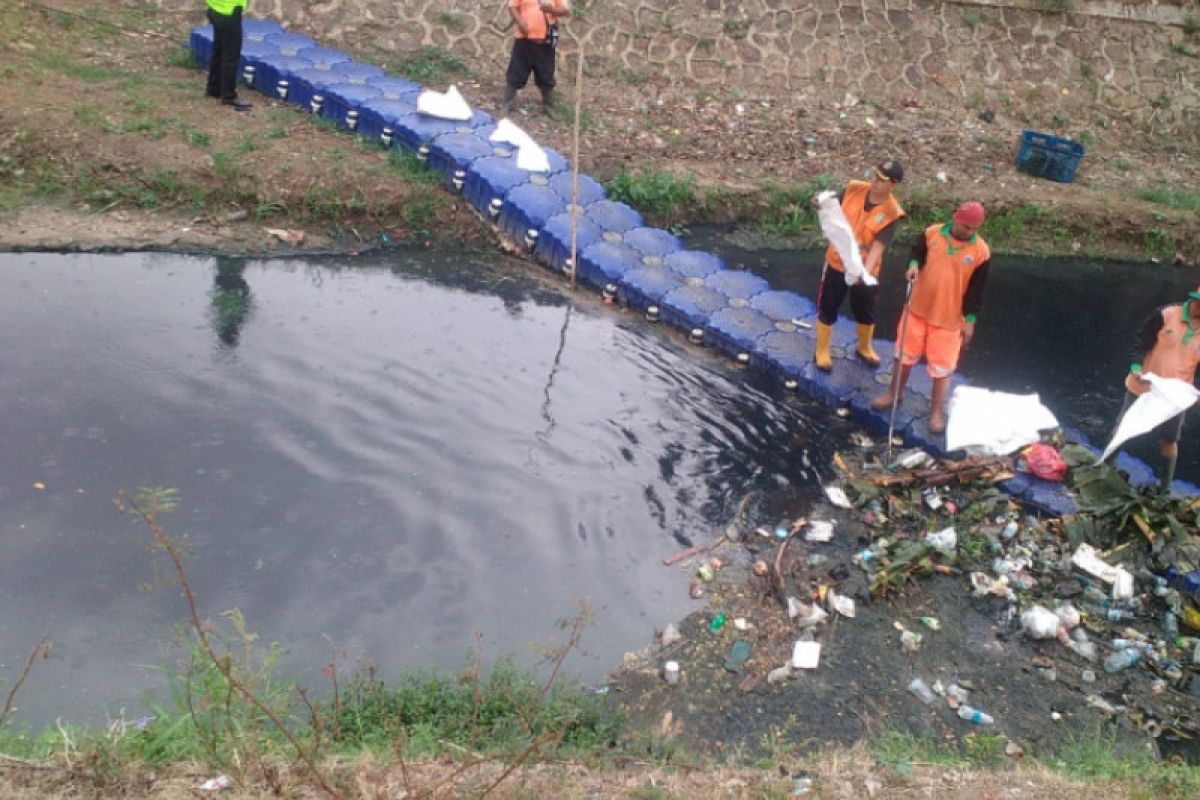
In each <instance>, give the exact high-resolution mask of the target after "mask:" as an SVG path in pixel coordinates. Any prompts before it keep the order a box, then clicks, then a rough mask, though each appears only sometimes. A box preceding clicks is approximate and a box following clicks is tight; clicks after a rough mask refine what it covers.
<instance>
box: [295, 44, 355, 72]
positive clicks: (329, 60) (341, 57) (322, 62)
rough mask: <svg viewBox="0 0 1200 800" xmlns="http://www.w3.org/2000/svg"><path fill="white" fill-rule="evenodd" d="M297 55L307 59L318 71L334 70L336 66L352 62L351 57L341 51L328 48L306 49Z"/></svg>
mask: <svg viewBox="0 0 1200 800" xmlns="http://www.w3.org/2000/svg"><path fill="white" fill-rule="evenodd" d="M296 55H298V56H300V57H301V58H307V59H308V60H309V61H311V62H313V66H314V67H316V68H317V69H332V68H333V66H334V65H335V64H345V63H346V62H348V61H349V60H350V56H348V55H346V54H345V53H343V52H342V51H341V50H331V49H329V48H328V47H306V48H304V49H303V50H300V51H298V52H297V53H296Z"/></svg>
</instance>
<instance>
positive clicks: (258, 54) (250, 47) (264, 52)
mask: <svg viewBox="0 0 1200 800" xmlns="http://www.w3.org/2000/svg"><path fill="white" fill-rule="evenodd" d="M272 56H274V57H279V49H278V48H277V47H275V45H273V44H267V43H266V42H261V41H260V42H243V43H242V56H241V59H240V60H239V61H238V77H239V78H240V79H241V81H242V83H244V84H246V85H247V86H249V87H250V88H252V89H255V90H256V91H260V92H262V91H266V89H267V87H269V86H271V85H272V84H268V83H266V82H265V81H263V80H262V79H260V78H259V76H258V73H259V70H261V69H262V68H263V67H264V66H265V62H266V59H268V58H271V57H272Z"/></svg>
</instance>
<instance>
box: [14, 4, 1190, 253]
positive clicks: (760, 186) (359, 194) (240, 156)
mask: <svg viewBox="0 0 1200 800" xmlns="http://www.w3.org/2000/svg"><path fill="white" fill-rule="evenodd" d="M58 7H59V8H61V9H62V11H61V12H60V11H52V10H47V8H46V7H44V6H42V5H33V4H29V3H26V2H23V0H18V1H17V2H15V3H10V4H8V5H6V6H4V8H3V9H0V52H3V53H4V55H5V63H4V65H3V67H0V71H2V73H3V76H4V78H5V80H4V81H3V82H2V83H0V101H2V102H0V142H3V145H4V146H3V148H2V151H0V153H2V154H0V219H2V220H3V222H4V225H3V230H2V232H0V246H7V247H28V248H51V249H53V248H65V249H85V250H87V249H131V248H158V249H180V250H218V251H225V252H262V251H269V250H273V249H278V248H281V247H287V248H289V249H310V250H325V249H341V250H353V249H359V248H362V247H368V246H373V245H375V244H379V243H386V242H388V241H410V242H412V241H417V242H424V241H432V240H438V239H440V240H443V241H452V242H456V243H464V242H465V243H468V244H476V245H483V246H488V245H491V244H492V243H494V241H495V239H494V234H493V233H492V232H491V231H490V229H489V228H488V227H487V226H486V225H484V224H483V223H482V221H481V220H480V219H479V218H478V217H477V215H475V214H474V213H473V212H472V211H470V209H469V208H468V207H467V205H466V204H465V203H464V202H463V201H462V200H461V199H458V198H455V197H453V196H452V195H450V194H449V193H448V192H446V191H445V190H444V189H443V188H442V187H441V186H440V185H439V184H438V182H437V181H436V180H435V179H434V178H433V176H432V175H430V174H429V173H428V172H427V171H426V170H425V169H424V166H423V165H422V164H420V163H419V162H417V161H416V160H415V159H412V158H408V157H405V156H403V155H401V154H399V153H396V152H387V151H384V150H382V149H381V148H380V147H379V146H377V145H376V144H374V143H371V142H365V141H363V140H362V139H360V138H358V137H355V136H352V135H349V134H346V133H344V132H339V131H337V130H335V129H334V128H333V126H331V125H329V124H326V123H325V122H323V121H322V120H315V119H313V118H312V117H311V116H310V115H308V114H305V113H303V112H302V111H301V110H299V109H297V108H295V107H294V106H287V105H285V104H280V103H275V102H273V101H271V100H268V99H267V98H265V97H261V96H258V95H256V94H253V93H251V94H250V95H248V96H249V97H250V99H252V100H253V102H254V103H255V108H254V110H253V112H252V113H250V114H238V113H235V112H233V111H232V110H229V109H227V108H223V107H221V106H219V105H217V104H215V103H214V102H212V101H211V100H209V99H207V98H205V97H203V75H202V74H201V73H200V72H199V71H198V70H196V69H194V68H193V65H192V64H191V58H190V55H189V54H188V52H187V51H186V50H185V49H184V48H183V47H182V44H183V43H184V42H185V41H186V38H187V32H188V30H189V28H190V26H191V25H192V24H195V23H196V22H198V21H200V19H199V14H198V13H197V14H196V15H195V16H194V17H193V16H189V15H182V14H178V13H168V12H164V11H161V10H160V9H158V8H157V7H156V6H153V5H151V4H150V3H146V2H140V1H139V0H131V1H130V2H126V3H121V4H108V5H105V4H95V3H94V2H89V0H61V2H60V3H59V4H58ZM351 50H352V52H353V48H351ZM358 55H360V56H362V57H364V58H367V59H368V60H372V61H376V62H381V63H382V62H384V61H386V63H387V66H388V68H389V69H390V70H391V71H393V72H396V73H399V74H404V75H407V76H409V77H412V78H414V79H416V80H419V81H422V82H426V83H431V84H442V83H447V82H452V81H455V82H459V83H461V84H462V85H463V87H464V91H465V92H466V94H467V95H468V97H469V98H470V99H471V100H472V101H474V102H478V103H480V105H481V107H483V108H484V109H485V110H495V109H494V108H493V107H492V102H491V101H492V99H493V97H494V96H495V95H496V94H497V93H498V91H499V90H498V88H497V85H496V81H497V76H496V75H493V74H492V73H493V72H494V69H493V68H492V66H491V65H490V64H489V63H483V62H480V63H475V62H473V61H472V60H471V59H469V58H467V57H465V56H462V55H460V54H456V53H453V52H449V51H446V50H441V49H438V48H426V49H423V50H417V51H413V52H411V53H375V52H372V53H365V54H364V53H359V54H358ZM590 80H591V82H590V83H589V84H588V85H587V92H586V97H585V101H584V117H583V122H584V125H583V128H584V137H583V143H582V150H581V162H582V168H583V169H584V170H585V171H586V172H589V173H590V174H592V175H594V176H595V177H597V178H598V179H600V180H601V181H603V182H605V183H606V185H607V186H608V188H609V190H610V192H611V193H612V195H613V196H614V197H616V198H619V199H625V200H628V201H629V202H631V203H632V204H633V205H635V206H636V207H637V208H639V209H640V210H642V211H643V212H645V213H646V214H647V216H648V217H649V218H650V219H651V220H652V221H653V222H655V223H658V224H664V225H679V224H687V223H708V222H718V223H727V222H738V223H740V224H746V225H750V226H755V227H758V228H760V229H762V230H763V231H764V232H766V233H768V234H771V235H773V236H778V237H781V242H782V243H783V244H784V245H797V244H805V243H811V242H812V241H813V240H815V238H816V228H815V222H814V220H813V218H812V215H811V212H810V210H809V208H808V205H807V201H808V198H809V197H810V196H811V194H812V192H813V191H814V190H815V189H817V188H821V187H824V186H832V185H838V184H840V183H841V182H844V180H845V179H846V178H847V177H848V176H850V175H857V174H860V173H861V172H862V171H863V170H864V169H866V167H867V166H868V165H869V163H871V160H872V159H874V158H875V157H876V156H879V155H881V154H882V153H884V152H887V151H888V150H889V149H890V148H891V147H893V146H895V145H888V144H886V142H889V141H896V142H901V143H905V144H902V145H901V146H900V149H901V151H903V150H904V149H905V148H906V147H907V148H913V149H917V150H919V151H920V153H921V154H922V155H921V158H922V160H928V157H929V154H928V153H927V152H926V151H927V150H929V147H930V146H929V145H928V143H927V142H926V138H927V134H926V133H924V131H927V130H929V129H931V125H932V126H933V127H936V125H933V122H932V120H933V117H934V116H936V115H938V114H945V116H946V119H945V121H944V122H945V127H946V130H947V131H951V130H954V131H957V133H955V137H957V138H952V139H947V140H945V143H944V144H943V146H942V147H941V151H940V152H937V153H936V155H937V158H938V159H939V160H938V161H937V162H935V163H938V164H941V165H943V166H942V172H941V173H939V174H936V175H935V174H933V173H931V172H930V170H929V168H928V165H927V164H923V161H922V160H918V161H910V163H909V179H908V180H907V181H906V182H905V184H903V186H902V187H901V189H900V197H901V200H902V202H903V203H904V205H905V206H906V207H907V208H908V210H909V211H910V213H911V216H912V220H911V221H910V223H909V231H910V232H911V231H913V230H918V229H919V226H922V225H925V224H927V223H929V222H931V221H933V220H940V219H942V218H943V217H944V216H945V214H946V212H947V210H948V209H950V208H952V207H953V206H954V204H955V203H956V202H958V201H959V200H961V199H962V198H964V197H966V196H968V195H970V196H972V197H976V198H978V199H981V200H983V201H984V202H985V204H986V205H987V206H988V208H989V211H990V212H991V213H990V216H989V219H988V223H987V228H986V235H987V236H988V238H989V240H990V241H991V242H992V243H993V244H994V245H995V247H996V249H997V250H998V251H1000V252H1021V253H1027V252H1028V253H1039V254H1066V255H1070V254H1081V255H1094V256H1107V257H1126V258H1134V259H1156V260H1159V261H1163V262H1171V261H1173V260H1175V255H1176V254H1177V253H1178V254H1179V255H1180V256H1181V260H1182V261H1185V262H1189V261H1195V260H1196V258H1197V255H1198V254H1200V233H1197V231H1196V230H1195V226H1194V225H1192V224H1190V220H1191V219H1192V217H1194V215H1195V213H1196V209H1197V207H1200V195H1198V194H1197V193H1196V191H1195V189H1194V188H1192V186H1191V184H1190V183H1188V182H1187V181H1184V182H1182V183H1180V182H1174V183H1162V182H1160V181H1159V179H1158V177H1156V176H1159V175H1165V174H1168V173H1167V172H1164V170H1163V169H1160V166H1161V165H1160V161H1161V160H1162V159H1163V158H1167V159H1168V161H1166V162H1163V164H1168V163H1169V166H1170V169H1171V170H1174V171H1175V172H1178V170H1179V169H1180V168H1181V167H1180V166H1179V165H1180V164H1186V163H1187V161H1186V159H1184V161H1182V162H1181V161H1180V160H1179V159H1180V157H1181V154H1180V153H1179V152H1178V151H1179V148H1180V147H1186V146H1190V145H1189V144H1188V143H1187V142H1184V141H1182V140H1180V141H1174V143H1173V144H1172V147H1174V151H1173V152H1176V153H1177V155H1175V156H1169V157H1168V156H1161V155H1160V152H1159V151H1160V150H1162V148H1159V146H1158V144H1156V140H1155V139H1154V138H1153V137H1151V136H1149V135H1148V134H1147V133H1146V132H1144V131H1139V130H1133V129H1130V130H1128V131H1126V130H1124V129H1123V128H1122V127H1121V126H1122V125H1123V124H1124V123H1121V122H1120V121H1117V120H1114V121H1111V122H1110V123H1106V126H1107V127H1106V128H1105V130H1104V132H1103V133H1104V135H1103V136H1098V135H1097V134H1095V133H1094V132H1091V131H1083V132H1082V133H1080V134H1079V135H1080V136H1083V134H1085V133H1086V134H1087V136H1088V137H1089V140H1090V141H1091V142H1092V144H1090V145H1089V155H1088V157H1087V158H1088V160H1087V162H1086V164H1085V167H1084V170H1083V173H1082V174H1083V177H1082V178H1081V179H1080V181H1079V182H1077V183H1074V184H1070V185H1062V184H1052V183H1050V182H1048V181H1041V180H1036V179H1032V178H1029V177H1028V176H1022V175H1020V174H1019V173H1016V172H1015V170H1013V168H1012V163H1011V162H1012V154H1011V152H1010V150H1011V145H1012V143H1011V141H1010V138H1011V136H1010V134H1011V133H1012V131H1014V130H1017V129H1019V127H1020V126H1021V125H1022V124H1025V123H1024V122H1023V121H1022V120H1020V119H1016V118H1014V119H1012V120H1004V122H1003V124H1002V120H1001V118H999V117H998V118H997V120H996V122H995V123H994V124H991V125H990V126H982V124H976V125H975V126H974V127H970V126H968V127H967V128H964V126H963V125H962V124H961V123H962V120H961V116H960V115H958V114H956V113H954V110H952V109H933V108H929V109H922V111H921V113H920V114H919V115H915V116H914V115H910V114H905V113H896V114H894V115H893V114H887V113H886V112H887V109H879V108H876V109H872V108H869V107H867V106H866V105H865V104H864V105H863V106H862V107H857V108H854V109H850V110H849V113H847V114H843V115H842V116H843V117H844V118H845V119H844V120H842V123H841V125H842V128H843V129H842V130H840V131H839V132H838V133H836V134H834V133H833V132H824V133H822V131H823V130H824V129H822V131H817V141H818V143H817V144H807V143H801V142H799V141H796V140H794V138H793V137H792V136H791V135H788V136H782V135H778V134H777V133H776V134H772V135H769V136H767V135H765V134H768V133H770V132H771V131H775V130H777V126H778V125H779V124H780V120H781V119H789V120H791V119H794V117H793V116H790V114H791V111H789V109H788V107H787V104H786V101H785V100H784V99H783V98H780V99H778V101H777V102H771V103H767V102H764V103H756V104H750V105H749V106H747V107H746V108H745V109H744V111H745V113H744V114H743V111H742V104H741V103H740V102H739V101H738V98H737V96H736V93H735V94H731V95H730V97H729V98H723V97H719V96H712V95H709V94H707V93H706V94H705V95H704V97H703V98H702V99H703V102H702V103H701V98H699V96H698V97H697V98H684V100H682V101H680V102H679V103H676V104H674V105H673V104H671V103H663V102H655V103H650V104H649V105H647V106H646V108H645V110H644V112H639V111H638V110H637V109H638V108H640V107H641V106H640V105H639V103H642V104H643V105H644V104H645V103H644V102H643V101H642V100H638V101H637V102H635V103H634V104H633V107H632V108H631V106H630V104H629V103H625V104H620V103H617V104H614V102H613V100H614V98H615V97H618V96H621V95H622V94H623V92H621V91H617V87H616V86H614V85H610V84H611V80H612V79H610V78H606V77H605V76H602V75H598V76H593V77H592V78H591V79H590ZM564 81H569V78H568V77H566V76H564ZM665 88H666V87H658V89H663V90H665ZM651 90H655V91H657V89H656V87H654V86H652V85H647V86H642V87H640V88H639V89H638V91H651ZM570 92H571V89H570V88H569V87H568V86H566V85H564V92H563V95H564V98H566V97H569V96H570ZM660 101H661V96H660ZM726 106H730V108H733V107H735V106H736V108H737V109H739V110H738V111H737V112H736V114H735V113H734V112H733V111H730V110H729V109H727V108H726ZM689 109H690V110H689ZM698 109H702V111H703V115H704V116H705V118H707V117H709V116H714V115H715V117H716V118H719V119H723V118H724V117H725V116H728V115H729V114H733V115H734V117H736V125H737V127H738V129H739V130H744V131H745V135H746V136H750V137H751V138H754V139H755V140H756V141H757V140H759V139H765V140H766V141H765V143H760V145H759V148H760V149H762V148H763V147H765V148H766V149H765V150H763V151H762V153H761V156H760V157H759V159H758V160H757V161H752V162H747V161H744V160H724V159H720V158H713V157H711V154H710V150H711V147H712V145H713V144H714V142H713V141H708V140H698V139H697V137H696V136H695V135H693V134H692V133H688V131H689V130H690V127H689V126H691V127H694V123H695V122H696V120H695V119H693V118H692V116H694V114H696V113H700V112H699V111H698ZM568 111H569V109H567V108H566V107H565V105H564V108H563V113H560V114H557V115H555V116H552V117H549V118H544V117H542V116H541V115H539V114H536V113H530V112H529V110H528V109H526V110H524V111H523V112H519V113H518V114H517V115H516V119H517V121H518V123H519V124H521V125H523V126H524V127H526V128H527V129H528V130H529V131H530V132H531V133H532V134H533V135H534V136H535V137H536V138H538V139H539V140H540V141H543V142H546V143H548V144H550V145H551V146H553V147H555V148H556V149H558V150H559V151H560V152H570V151H571V141H570V139H571V119H572V114H571V113H567V112H568ZM1025 111H1026V113H1028V114H1036V113H1037V109H1026V110H1025ZM802 112H804V110H803V109H801V110H798V111H796V114H797V115H801V116H802ZM872 113H874V114H875V115H876V116H879V117H884V116H886V117H888V118H890V121H889V123H888V127H889V129H892V130H891V131H890V133H889V131H885V130H883V129H879V128H876V127H873V126H874V125H876V123H874V122H873V121H872V122H871V124H870V125H867V124H866V123H865V122H863V121H862V120H870V119H871V118H870V117H869V116H865V115H869V114H872ZM631 115H632V116H631ZM781 115H782V116H781ZM760 117H761V118H760ZM859 117H862V120H860V119H859ZM730 124H733V123H732V122H731V123H730ZM791 124H794V122H792V123H789V125H791ZM760 128H761V129H762V130H760ZM1010 129H1011V130H1010ZM631 131H634V132H635V133H636V136H634V137H633V140H631V136H630V132H631ZM794 133H795V132H794ZM893 135H894V139H893V138H890V137H892V136H893ZM963 136H967V137H968V138H967V140H964V141H960V139H962V137H963ZM879 137H883V143H878V142H876V143H874V144H873V143H872V142H874V140H875V139H878V138H879ZM971 137H974V138H971ZM718 138H719V137H718ZM803 138H805V141H806V142H807V140H808V139H811V138H813V137H803ZM638 142H641V143H642V144H641V145H639V144H638ZM645 142H650V143H651V144H652V145H653V147H651V152H652V153H653V154H654V155H653V157H652V158H648V157H647V155H646V150H645V147H644V146H643V145H644V144H645ZM805 148H812V149H809V150H807V151H805ZM801 151H805V152H801ZM1164 152H1165V151H1164ZM899 155H901V156H904V157H907V155H908V154H907V153H905V152H901V153H899ZM864 159H867V160H866V161H864ZM947 174H948V176H947ZM1170 174H1174V172H1172V173H1170ZM300 234H303V236H301V235H300Z"/></svg>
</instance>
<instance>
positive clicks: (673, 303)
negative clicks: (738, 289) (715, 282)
mask: <svg viewBox="0 0 1200 800" xmlns="http://www.w3.org/2000/svg"><path fill="white" fill-rule="evenodd" d="M661 306H662V318H663V321H664V322H666V323H667V324H668V325H672V326H674V327H676V328H679V329H681V330H685V331H690V330H691V329H693V328H700V329H703V328H704V326H705V325H707V324H708V320H709V319H710V318H711V317H712V315H713V314H715V313H716V312H718V311H720V310H721V309H722V308H727V307H728V306H729V298H727V297H726V296H725V295H723V294H721V293H720V292H718V291H717V290H716V289H710V288H709V287H707V286H690V285H687V284H685V285H683V286H680V287H679V288H678V289H672V290H671V291H669V292H667V295H666V297H664V298H663V300H662V303H661Z"/></svg>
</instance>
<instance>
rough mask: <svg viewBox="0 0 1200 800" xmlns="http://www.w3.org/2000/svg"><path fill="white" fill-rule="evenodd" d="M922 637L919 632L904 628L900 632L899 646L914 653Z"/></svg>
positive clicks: (918, 648)
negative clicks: (904, 629)
mask: <svg viewBox="0 0 1200 800" xmlns="http://www.w3.org/2000/svg"><path fill="white" fill-rule="evenodd" d="M922 638H923V637H922V636H921V634H919V633H914V632H913V631H909V630H906V631H904V632H903V633H901V634H900V646H901V647H902V648H904V651H905V652H907V653H915V652H916V651H918V650H920V649H921V639H922Z"/></svg>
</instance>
